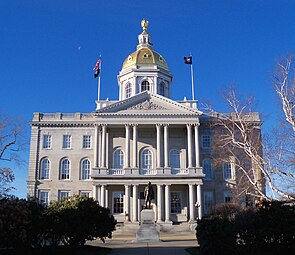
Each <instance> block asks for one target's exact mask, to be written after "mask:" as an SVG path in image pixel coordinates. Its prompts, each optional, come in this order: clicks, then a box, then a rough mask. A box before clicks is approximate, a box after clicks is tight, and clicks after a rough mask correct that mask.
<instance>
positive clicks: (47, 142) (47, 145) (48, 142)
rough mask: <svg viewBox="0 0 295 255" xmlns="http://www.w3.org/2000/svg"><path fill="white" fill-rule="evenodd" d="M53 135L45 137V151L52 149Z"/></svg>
mask: <svg viewBox="0 0 295 255" xmlns="http://www.w3.org/2000/svg"><path fill="white" fill-rule="evenodd" d="M51 139H52V137H51V135H43V149H51Z"/></svg>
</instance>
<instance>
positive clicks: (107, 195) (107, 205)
mask: <svg viewBox="0 0 295 255" xmlns="http://www.w3.org/2000/svg"><path fill="white" fill-rule="evenodd" d="M104 207H106V208H109V190H108V189H107V185H106V187H105V198H104Z"/></svg>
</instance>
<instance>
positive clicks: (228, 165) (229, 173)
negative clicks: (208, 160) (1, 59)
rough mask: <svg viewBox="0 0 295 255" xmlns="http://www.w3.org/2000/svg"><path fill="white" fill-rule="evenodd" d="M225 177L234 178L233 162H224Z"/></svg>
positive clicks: (226, 178) (227, 178) (225, 178)
mask: <svg viewBox="0 0 295 255" xmlns="http://www.w3.org/2000/svg"><path fill="white" fill-rule="evenodd" d="M223 178H224V180H231V179H234V166H233V163H232V162H225V163H223Z"/></svg>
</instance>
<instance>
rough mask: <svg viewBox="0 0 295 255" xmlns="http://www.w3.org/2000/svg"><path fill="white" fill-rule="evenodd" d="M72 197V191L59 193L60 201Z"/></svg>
mask: <svg viewBox="0 0 295 255" xmlns="http://www.w3.org/2000/svg"><path fill="white" fill-rule="evenodd" d="M69 196H70V191H67V190H60V191H59V192H58V200H59V201H61V200H62V199H63V198H67V197H69Z"/></svg>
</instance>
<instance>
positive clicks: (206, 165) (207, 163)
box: [203, 159, 213, 180]
mask: <svg viewBox="0 0 295 255" xmlns="http://www.w3.org/2000/svg"><path fill="white" fill-rule="evenodd" d="M203 171H204V174H205V180H212V177H213V174H212V161H211V160H210V159H204V160H203Z"/></svg>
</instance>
